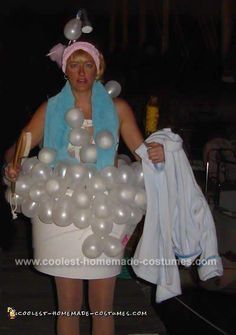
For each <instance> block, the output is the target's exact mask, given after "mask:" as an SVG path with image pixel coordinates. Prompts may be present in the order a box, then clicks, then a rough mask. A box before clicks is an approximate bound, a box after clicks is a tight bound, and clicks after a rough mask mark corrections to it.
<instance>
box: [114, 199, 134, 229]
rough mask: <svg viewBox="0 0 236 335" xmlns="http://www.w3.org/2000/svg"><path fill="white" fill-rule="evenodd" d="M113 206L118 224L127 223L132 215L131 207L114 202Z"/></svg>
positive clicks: (115, 220)
mask: <svg viewBox="0 0 236 335" xmlns="http://www.w3.org/2000/svg"><path fill="white" fill-rule="evenodd" d="M112 207H113V208H112V218H113V221H114V222H115V223H116V224H125V223H127V222H128V221H129V219H130V216H131V209H130V207H129V206H127V205H125V204H122V203H119V202H114V203H113V206H112Z"/></svg>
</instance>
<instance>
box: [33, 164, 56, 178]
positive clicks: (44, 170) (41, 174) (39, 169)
mask: <svg viewBox="0 0 236 335" xmlns="http://www.w3.org/2000/svg"><path fill="white" fill-rule="evenodd" d="M51 172H52V170H51V168H50V167H49V166H48V165H47V164H44V163H41V162H40V163H37V164H36V165H34V166H33V168H32V170H31V176H32V178H34V179H35V180H38V181H39V180H41V181H46V180H47V179H48V178H49V177H50V175H51Z"/></svg>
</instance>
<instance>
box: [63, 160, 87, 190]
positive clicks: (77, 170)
mask: <svg viewBox="0 0 236 335" xmlns="http://www.w3.org/2000/svg"><path fill="white" fill-rule="evenodd" d="M87 173H88V170H87V168H86V166H84V165H83V164H78V163H77V164H71V165H70V166H69V167H68V168H67V171H66V179H67V180H68V182H69V184H70V186H71V187H73V186H75V183H76V184H77V185H78V184H79V185H84V182H85V179H86V177H87Z"/></svg>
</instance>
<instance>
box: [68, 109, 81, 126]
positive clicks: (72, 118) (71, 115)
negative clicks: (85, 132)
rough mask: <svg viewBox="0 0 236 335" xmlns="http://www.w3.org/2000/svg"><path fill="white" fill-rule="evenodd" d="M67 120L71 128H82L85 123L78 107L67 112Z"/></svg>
mask: <svg viewBox="0 0 236 335" xmlns="http://www.w3.org/2000/svg"><path fill="white" fill-rule="evenodd" d="M65 120H66V122H67V124H68V125H69V126H70V127H71V128H80V127H81V126H82V125H83V122H84V114H83V113H82V112H81V110H80V109H79V108H77V107H75V108H71V109H69V110H68V111H67V112H66V114H65Z"/></svg>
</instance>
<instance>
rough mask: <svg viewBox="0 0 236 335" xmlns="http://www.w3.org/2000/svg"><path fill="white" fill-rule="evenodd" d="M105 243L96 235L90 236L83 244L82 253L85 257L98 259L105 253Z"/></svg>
mask: <svg viewBox="0 0 236 335" xmlns="http://www.w3.org/2000/svg"><path fill="white" fill-rule="evenodd" d="M102 242H103V241H102V240H101V238H99V237H98V236H96V235H89V236H88V237H87V238H86V239H85V240H84V242H83V245H82V252H83V254H84V255H85V257H88V258H97V257H99V256H100V255H101V254H102V252H103V243H102Z"/></svg>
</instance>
